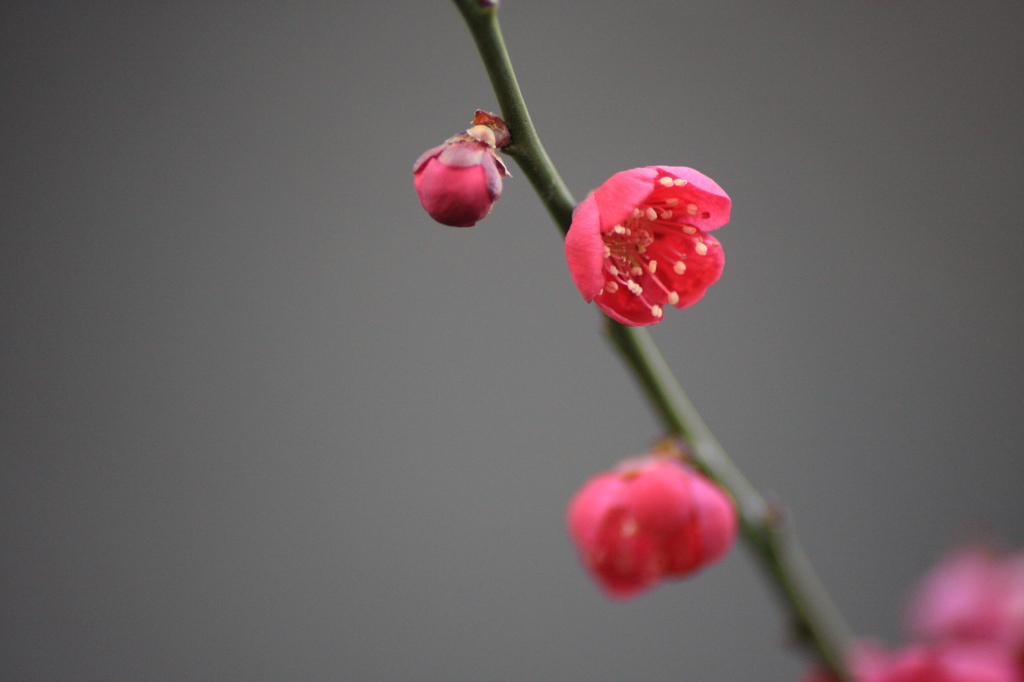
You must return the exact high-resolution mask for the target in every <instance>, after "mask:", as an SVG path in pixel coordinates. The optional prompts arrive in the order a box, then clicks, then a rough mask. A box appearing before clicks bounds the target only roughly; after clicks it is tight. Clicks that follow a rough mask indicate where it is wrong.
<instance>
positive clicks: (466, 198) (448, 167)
mask: <svg viewBox="0 0 1024 682" xmlns="http://www.w3.org/2000/svg"><path fill="white" fill-rule="evenodd" d="M508 143H509V134H508V128H507V127H506V126H505V122H504V121H502V120H501V119H500V118H498V117H497V116H495V115H494V114H488V113H487V112H484V111H477V112H476V116H475V117H474V118H473V126H472V127H471V128H469V129H468V130H467V131H466V132H464V133H459V134H458V135H455V136H453V137H450V138H448V139H447V140H445V142H444V144H441V145H438V146H437V147H434V148H433V149H428V150H427V151H425V152H424V153H423V154H422V155H421V156H420V158H418V159H416V163H414V164H413V167H412V172H413V175H414V183H415V185H416V193H417V194H418V195H419V198H420V204H421V205H422V206H423V208H424V210H425V211H426V212H427V213H429V214H430V217H431V218H433V219H434V220H436V221H437V222H439V223H442V224H443V225H450V226H452V227H470V226H472V225H476V223H477V221H479V220H481V219H483V218H484V217H486V216H487V214H488V213H490V212H491V208H493V206H494V202H495V201H497V200H498V197H500V196H501V179H502V178H503V177H507V176H508V175H509V173H508V169H506V168H505V164H504V163H503V162H502V160H501V157H499V156H498V152H497V149H498V148H499V147H504V146H506V145H507V144H508Z"/></svg>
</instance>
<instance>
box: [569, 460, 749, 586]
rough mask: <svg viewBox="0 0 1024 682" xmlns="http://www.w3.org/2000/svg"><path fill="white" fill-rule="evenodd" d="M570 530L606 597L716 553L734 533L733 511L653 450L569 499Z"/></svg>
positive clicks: (677, 573) (705, 484) (679, 572)
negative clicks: (653, 452)
mask: <svg viewBox="0 0 1024 682" xmlns="http://www.w3.org/2000/svg"><path fill="white" fill-rule="evenodd" d="M568 523H569V533H570V535H571V536H572V539H573V541H574V542H575V543H576V546H577V549H578V550H579V554H580V559H581V560H582V562H583V565H584V566H585V567H586V568H587V570H588V571H590V573H591V574H592V575H593V576H594V578H595V579H596V580H597V581H598V583H599V584H600V585H601V587H602V588H603V589H604V590H605V592H607V593H608V595H609V596H611V597H616V598H628V597H632V596H635V595H637V594H639V593H640V592H642V591H644V590H646V589H649V588H651V587H654V586H655V585H656V584H657V583H658V582H660V581H661V580H662V579H663V578H681V577H683V576H686V575H690V574H692V573H694V572H696V571H698V570H700V569H701V568H703V567H705V566H707V565H709V564H711V563H713V562H714V561H717V560H718V559H720V558H721V557H722V556H724V555H725V553H726V552H727V551H728V549H729V547H730V546H731V545H732V543H733V541H734V540H735V538H736V526H737V519H736V511H735V508H734V507H733V504H732V501H731V500H730V499H729V497H728V496H727V495H726V494H725V493H724V492H723V491H722V490H721V489H720V488H718V486H716V485H715V484H714V483H712V482H711V481H708V480H707V479H705V478H703V477H702V476H700V475H699V474H697V473H696V472H694V471H693V470H691V469H689V468H688V467H686V466H685V465H683V464H682V463H681V462H679V461H678V460H676V459H672V458H670V457H668V456H664V455H660V454H652V455H647V456H644V457H639V458H636V459H630V460H626V461H624V462H622V463H621V464H620V465H619V466H618V467H616V468H615V469H613V470H612V471H607V472H605V473H602V474H598V475H597V476H594V477H593V478H591V479H590V480H589V481H588V482H587V483H586V484H585V485H584V486H583V488H582V489H580V491H579V492H578V493H576V495H575V497H573V499H572V501H571V502H570V504H569V514H568Z"/></svg>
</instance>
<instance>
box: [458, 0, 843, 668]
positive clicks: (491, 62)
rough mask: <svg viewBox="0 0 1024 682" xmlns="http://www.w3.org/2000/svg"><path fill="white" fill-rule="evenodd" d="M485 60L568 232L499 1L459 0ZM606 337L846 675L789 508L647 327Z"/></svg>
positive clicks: (833, 617)
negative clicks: (757, 482)
mask: <svg viewBox="0 0 1024 682" xmlns="http://www.w3.org/2000/svg"><path fill="white" fill-rule="evenodd" d="M454 2H455V5H456V6H457V7H458V9H459V11H460V12H461V13H462V16H463V18H464V19H465V21H466V24H467V25H468V27H469V30H470V33H471V34H472V35H473V40H474V41H475V42H476V46H477V49H478V50H479V52H480V56H481V58H482V59H483V62H484V66H485V67H486V69H487V74H488V76H489V77H490V79H491V85H492V86H493V87H494V92H495V94H496V95H497V98H498V104H499V106H500V107H501V114H502V117H503V118H504V119H505V123H507V124H508V127H509V130H510V131H511V134H512V144H511V145H509V146H508V147H506V148H505V150H504V151H505V152H506V153H507V154H508V155H509V156H511V157H512V158H514V159H515V160H516V162H517V163H518V164H519V166H520V168H522V170H523V173H524V174H525V175H526V177H527V178H528V179H529V180H530V183H531V184H532V185H533V187H534V189H535V190H536V191H537V194H538V195H539V196H540V198H541V201H542V202H543V203H544V206H545V207H547V209H548V212H549V213H550V214H551V217H552V218H553V219H554V221H555V224H556V225H557V226H558V228H559V229H560V230H561V231H562V233H563V234H565V233H566V232H568V230H569V225H570V224H571V223H572V211H573V208H574V207H575V205H576V201H575V199H573V196H572V194H571V193H570V192H569V190H568V189H567V188H566V186H565V183H564V182H563V181H562V179H561V177H560V176H559V175H558V171H556V170H555V167H554V165H553V164H552V163H551V159H550V158H548V155H547V152H545V151H544V147H543V145H542V144H541V141H540V137H539V136H538V135H537V131H536V129H535V128H534V127H533V122H532V121H531V120H530V114H529V112H528V111H527V109H526V102H525V101H524V100H523V95H522V93H521V92H520V90H519V84H518V83H517V82H516V77H515V73H514V72H513V70H512V63H511V62H510V60H509V57H508V51H507V50H506V49H505V41H504V40H503V39H502V36H501V29H500V27H499V25H498V8H497V7H496V6H491V5H485V4H481V2H480V0H454ZM605 322H606V336H607V338H608V340H609V342H610V343H611V344H612V346H613V347H614V348H615V350H616V351H617V352H618V353H619V354H620V356H621V357H622V359H623V361H624V362H625V363H626V365H627V366H628V367H629V368H630V370H631V371H632V372H633V375H634V377H635V378H636V380H637V383H638V384H639V385H640V388H641V390H642V391H643V393H644V395H645V396H646V397H647V400H648V401H649V403H650V405H651V407H652V408H653V410H654V412H655V413H656V414H657V416H658V419H659V421H660V422H661V424H662V426H663V428H664V429H665V431H666V432H668V433H669V434H671V435H674V436H678V437H680V438H682V439H683V440H685V441H686V442H687V444H688V445H689V449H690V453H689V454H690V455H691V458H692V460H693V462H694V464H695V465H696V466H697V467H698V468H699V469H700V470H701V471H702V472H703V473H704V474H706V475H707V476H708V477H710V478H712V479H713V480H715V481H716V482H718V484H719V485H721V486H722V487H723V488H724V489H725V490H727V491H728V492H729V494H730V495H732V497H733V499H734V500H735V502H736V507H737V510H738V513H739V517H740V527H741V530H742V533H743V537H744V539H745V540H746V542H747V544H748V546H749V548H750V549H751V551H752V552H753V553H754V556H755V557H756V558H757V559H758V561H759V563H760V565H761V567H762V568H763V569H764V572H765V574H766V576H767V577H768V579H769V582H770V583H771V584H772V586H773V587H774V588H775V591H776V592H777V594H778V595H779V597H780V599H781V600H782V603H783V605H784V606H785V608H786V610H787V612H788V615H789V617H790V619H791V622H792V627H793V634H794V636H795V637H796V638H797V639H798V640H799V641H801V642H803V643H806V644H807V645H809V646H810V647H811V648H812V649H813V652H814V653H815V655H816V657H817V658H818V660H819V661H820V662H821V663H823V664H824V665H825V666H826V667H828V668H829V669H830V670H831V671H832V672H833V673H834V674H835V676H836V677H837V678H838V679H839V680H840V681H841V682H849V681H850V679H851V678H850V676H849V674H848V672H847V671H846V668H845V665H844V659H845V652H846V651H847V647H848V642H849V641H850V635H849V632H848V629H847V627H846V624H845V623H844V621H843V619H842V617H841V616H840V614H839V613H838V611H837V610H836V609H835V607H834V606H833V604H832V601H831V599H830V598H829V596H828V593H827V592H826V591H825V589H824V588H823V587H822V585H821V582H820V581H819V580H818V577H817V575H816V574H815V572H814V570H813V568H812V567H811V565H810V563H809V562H808V561H807V558H806V556H805V555H804V553H803V550H802V549H801V548H800V545H799V543H798V542H797V539H796V536H795V534H794V533H793V531H792V529H791V527H790V524H789V523H788V521H787V518H786V515H785V513H783V511H782V509H781V507H780V506H778V505H770V504H768V503H767V502H766V501H765V499H764V497H762V496H761V494H760V493H758V492H757V490H756V489H755V488H754V487H753V486H752V485H751V484H750V482H749V481H748V480H747V479H746V477H745V476H744V475H743V473H742V472H741V471H740V470H739V469H738V468H737V467H736V465H735V464H733V462H732V460H730V459H729V457H728V455H726V454H725V451H724V450H723V449H722V446H721V445H719V443H718V441H717V440H716V439H715V437H714V435H713V434H712V433H711V430H710V429H708V427H707V425H706V424H705V423H704V420H703V419H701V417H700V414H698V413H697V410H696V409H695V408H694V407H693V404H692V403H691V402H690V400H689V399H688V398H687V397H686V394H685V393H683V389H682V387H681V386H680V385H679V382H678V381H677V380H676V378H675V376H674V375H673V374H672V370H671V369H670V368H669V366H668V364H667V363H666V362H665V359H664V358H663V357H662V355H661V353H660V352H659V351H658V347H657V346H656V345H655V344H654V341H653V339H651V335H650V334H649V333H648V331H647V330H646V329H643V328H637V327H628V326H625V325H622V324H619V323H618V322H615V321H613V320H611V319H609V318H607V317H606V318H605Z"/></svg>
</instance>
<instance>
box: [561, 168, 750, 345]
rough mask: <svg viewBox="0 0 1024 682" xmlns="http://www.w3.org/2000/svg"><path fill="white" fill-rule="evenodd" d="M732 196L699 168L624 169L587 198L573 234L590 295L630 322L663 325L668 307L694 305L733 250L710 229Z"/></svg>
mask: <svg viewBox="0 0 1024 682" xmlns="http://www.w3.org/2000/svg"><path fill="white" fill-rule="evenodd" d="M731 208H732V201H731V200H730V199H729V197H728V195H726V193H725V192H724V191H723V190H722V188H721V187H719V186H718V185H717V184H716V183H715V181H714V180H712V179H711V178H709V177H707V176H706V175H704V174H702V173H699V172H697V171H695V170H693V169H692V168H683V167H681V166H648V167H646V168H633V169H632V170H628V171H622V172H621V173H616V174H615V175H613V176H612V177H610V178H609V179H608V180H607V181H606V182H605V183H604V184H603V185H601V186H600V187H599V188H598V189H597V190H595V191H594V192H593V193H591V194H590V196H588V197H587V198H586V199H584V200H583V201H582V202H580V204H579V206H577V207H576V212H575V213H574V214H573V220H572V226H571V227H570V228H569V233H568V234H567V235H566V238H565V255H566V258H567V259H568V261H569V272H570V274H572V279H573V281H574V282H575V283H576V286H577V287H578V288H579V290H580V293H581V294H583V298H584V299H586V300H587V301H588V302H590V301H595V302H596V303H597V305H598V307H599V308H601V310H603V311H604V312H605V313H606V314H607V315H608V316H609V317H611V318H612V319H614V320H617V321H619V322H621V323H623V324H628V325H633V326H639V325H647V324H655V323H657V322H660V321H661V318H662V315H664V306H665V305H666V304H669V305H673V306H675V307H677V308H685V307H687V306H691V305H693V304H694V303H696V302H697V301H699V300H700V299H701V297H703V296H704V292H705V291H706V290H707V288H708V287H710V286H711V285H712V284H714V283H715V282H717V281H718V278H719V276H720V275H721V274H722V266H723V265H724V264H725V255H724V254H723V253H722V246H721V244H719V243H718V240H717V239H715V238H714V237H712V236H711V235H709V234H707V232H708V231H709V230H714V229H716V228H719V227H721V226H722V225H724V224H726V223H727V222H729V211H730V209H731Z"/></svg>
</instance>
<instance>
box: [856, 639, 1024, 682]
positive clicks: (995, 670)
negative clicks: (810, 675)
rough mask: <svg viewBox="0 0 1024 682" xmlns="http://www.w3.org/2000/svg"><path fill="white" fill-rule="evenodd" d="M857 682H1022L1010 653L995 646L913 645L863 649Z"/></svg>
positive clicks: (857, 669) (858, 664)
mask: <svg viewBox="0 0 1024 682" xmlns="http://www.w3.org/2000/svg"><path fill="white" fill-rule="evenodd" d="M853 672H854V675H855V678H856V680H857V682H1021V680H1020V676H1019V675H1018V673H1017V670H1016V669H1015V666H1014V661H1013V658H1012V657H1011V656H1010V654H1009V652H1008V651H1007V650H1005V649H1003V648H1001V647H994V646H963V645H946V646H928V645H922V644H915V645H912V646H909V647H907V648H905V649H903V650H902V651H899V652H897V653H896V654H893V655H889V654H887V653H885V652H884V651H882V650H881V649H875V650H870V649H869V650H863V651H861V652H859V654H858V655H857V656H856V658H855V662H854V666H853Z"/></svg>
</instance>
